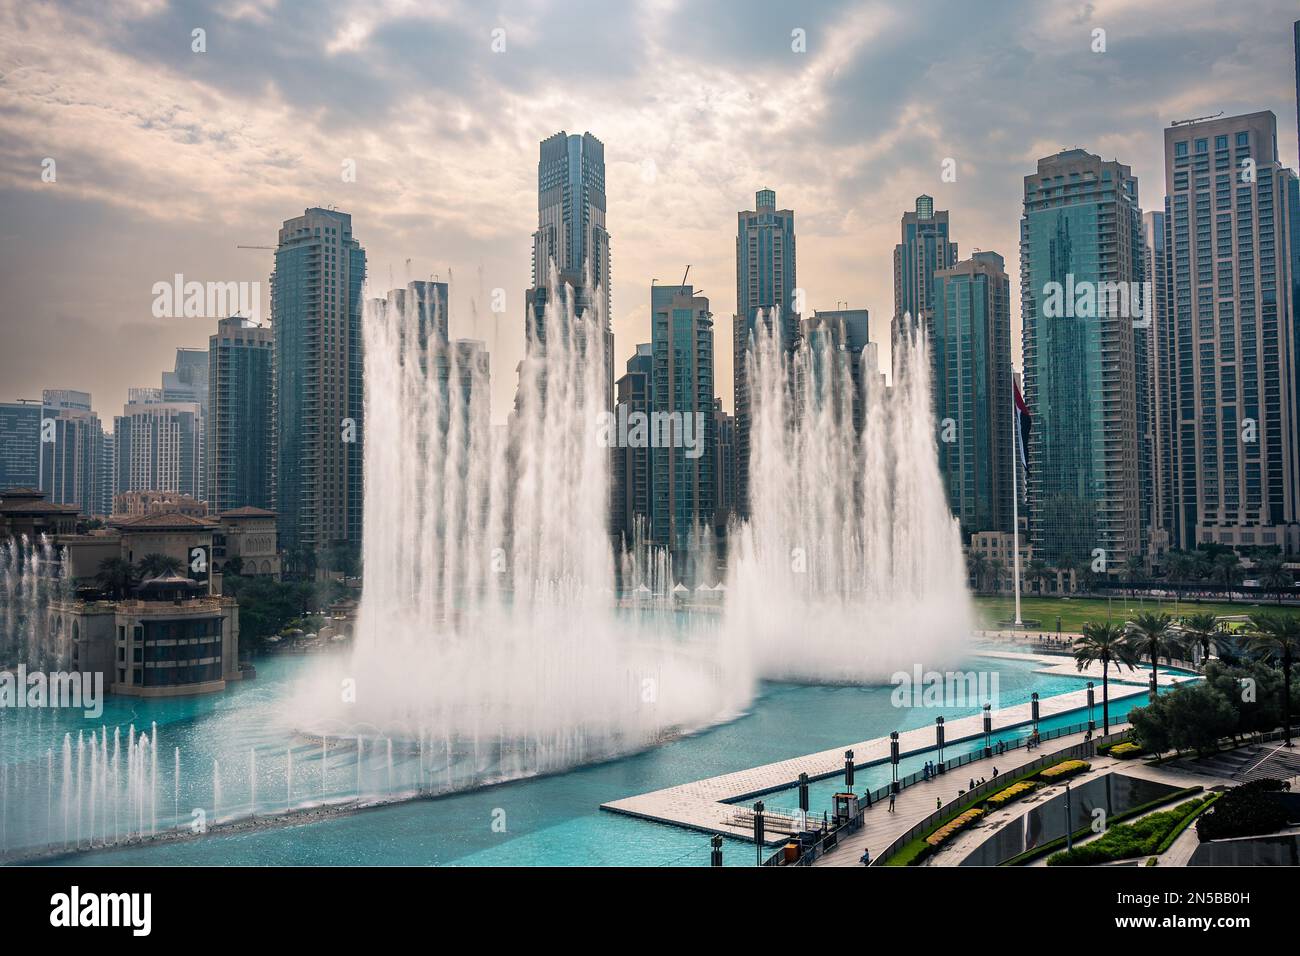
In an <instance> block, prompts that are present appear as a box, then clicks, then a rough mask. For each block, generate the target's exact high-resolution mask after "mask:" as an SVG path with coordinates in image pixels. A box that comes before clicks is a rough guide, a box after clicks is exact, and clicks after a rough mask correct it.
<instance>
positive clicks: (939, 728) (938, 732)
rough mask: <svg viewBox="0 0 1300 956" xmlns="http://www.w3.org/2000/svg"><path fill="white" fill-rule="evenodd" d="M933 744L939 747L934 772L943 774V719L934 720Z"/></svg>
mask: <svg viewBox="0 0 1300 956" xmlns="http://www.w3.org/2000/svg"><path fill="white" fill-rule="evenodd" d="M934 742H935V743H936V744H937V745H938V747H939V763H938V764H936V765H935V768H934V769H935V770H936V771H938V772H939V773H943V770H944V768H943V718H942V717H936V718H934Z"/></svg>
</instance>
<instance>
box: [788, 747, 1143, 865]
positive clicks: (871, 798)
mask: <svg viewBox="0 0 1300 956" xmlns="http://www.w3.org/2000/svg"><path fill="white" fill-rule="evenodd" d="M1112 726H1117V727H1118V726H1124V727H1125V729H1124V730H1120V731H1113V732H1112V733H1110V734H1109V735H1108V736H1105V737H1102V736H1097V737H1094V738H1093V739H1090V740H1086V741H1083V742H1082V743H1080V744H1075V745H1074V746H1073V747H1070V748H1066V749H1067V750H1073V749H1075V748H1078V747H1084V746H1086V747H1088V748H1095V747H1096V745H1097V744H1099V743H1113V742H1115V741H1117V740H1119V739H1121V738H1123V737H1124V736H1125V735H1126V734H1127V733H1128V730H1127V727H1126V725H1125V723H1124V722H1123V721H1115V722H1114V723H1113V724H1112ZM1089 730H1093V732H1094V733H1096V729H1095V727H1094V725H1093V724H1090V723H1086V722H1085V723H1078V724H1069V725H1067V726H1065V727H1057V728H1053V729H1051V730H1045V731H1041V732H1040V733H1039V735H1038V744H1037V745H1041V744H1042V743H1043V741H1047V740H1054V739H1056V738H1059V737H1070V736H1073V735H1074V734H1082V733H1087V732H1088V731H1089ZM965 739H966V740H978V739H979V737H978V736H976V737H973V738H965ZM1032 740H1033V738H1032V736H1028V737H1019V738H1015V739H1013V740H1000V741H996V742H995V743H994V744H993V746H992V747H991V748H986V747H979V748H976V749H975V750H972V751H970V752H968V753H964V754H959V755H958V756H956V757H954V758H952V759H951V760H945V761H944V762H943V764H944V773H943V774H939V773H930V772H927V771H925V770H919V771H916V772H914V773H910V774H907V775H906V776H904V777H900V778H899V780H898V791H897V792H900V793H901V792H902V791H903V790H904V789H906V788H907V787H910V786H913V785H915V784H918V783H924V782H926V781H929V780H935V779H938V778H939V777H941V776H945V775H947V774H948V773H951V772H952V771H953V770H955V769H957V768H958V767H964V766H966V765H967V764H971V763H975V762H977V761H980V760H987V759H991V758H992V757H999V756H1002V755H1003V754H1006V753H1009V752H1011V751H1013V750H1018V749H1021V748H1026V749H1027V748H1028V747H1029V744H1030V742H1031V741H1032ZM958 742H959V741H953V742H952V744H950V746H951V745H953V744H956V743H958ZM937 749H938V748H937V747H928V748H925V749H922V750H918V751H914V752H912V753H909V754H907V755H906V756H909V757H911V756H915V755H917V754H921V753H929V752H931V751H934V750H937ZM990 750H991V751H992V752H991V754H990V753H988V751H990ZM1064 752H1065V751H1058V752H1056V753H1053V754H1047V755H1045V756H1043V757H1039V758H1037V759H1035V760H1034V761H1031V762H1030V763H1029V764H1022V765H1021V766H1019V767H1017V768H1015V769H1014V770H1010V771H1008V772H1007V773H1003V774H999V775H998V776H996V777H994V778H993V779H992V780H990V781H987V782H985V783H984V784H979V785H976V787H975V789H973V790H967V791H965V792H964V793H963V794H961V796H959V797H958V798H957V800H956V801H953V802H952V803H949V804H946V805H945V806H943V807H940V808H939V809H938V810H936V811H935V812H934V813H931V814H930V815H929V816H928V817H926V820H925V821H922V823H919V824H917V825H916V827H913V828H912V830H909V831H908V835H906V836H905V837H901V838H900V839H899V840H895V841H894V843H891V844H890V845H889V847H888V848H887V849H886V851H885V853H894V852H897V848H898V846H901V845H902V844H903V843H906V842H907V841H908V840H910V839H912V837H913V836H915V833H914V832H913V831H916V830H917V829H918V828H919V827H922V826H924V825H925V824H926V822H928V821H932V820H933V819H935V818H937V817H940V816H942V815H943V814H944V813H945V812H947V811H949V810H950V808H951V807H952V805H953V803H958V802H964V801H968V800H970V799H971V795H972V794H976V795H977V796H978V795H979V794H982V793H986V792H988V790H989V789H992V788H993V787H994V786H995V785H997V784H998V782H999V781H1003V782H1005V781H1006V780H1008V779H1009V778H1012V777H1016V776H1019V775H1022V774H1024V773H1025V772H1026V771H1027V770H1029V769H1034V768H1036V767H1039V766H1042V763H1043V762H1044V761H1047V760H1057V759H1059V757H1060V755H1061V754H1062V753H1064ZM1093 752H1094V751H1093V750H1092V749H1090V750H1089V751H1088V753H1089V755H1091V754H1092V753H1093ZM823 779H824V778H823ZM893 790H894V786H893V783H892V782H891V783H887V784H885V785H884V786H883V787H877V788H876V789H875V790H868V791H867V792H866V793H865V794H864V795H863V797H862V800H863V803H862V804H861V805H860V807H859V810H858V812H857V814H856V816H854V817H851V818H849V820H848V821H846V822H844V823H841V824H840V825H839V826H837V827H833V828H831V829H830V830H828V831H826V833H825V835H824V836H820V837H819V838H818V839H817V840H815V841H814V842H812V843H809V844H808V845H807V846H806V847H805V846H802V841H800V843H801V847H800V853H799V857H798V859H797V860H795V861H794V862H793V863H790V864H787V863H786V862H785V849H784V847H782V848H781V849H779V850H778V851H777V852H776V853H775V854H773V855H772V856H771V857H769V858H768V859H766V860H765V861H764V862H763V865H764V866H786V865H789V866H811V865H812V863H813V862H814V861H815V860H817V859H818V858H820V857H822V856H824V855H825V854H826V853H828V852H829V851H830V850H833V849H835V848H836V847H837V846H838V845H839V840H840V835H841V834H847V833H853V832H856V831H857V830H859V829H861V828H862V825H863V821H864V817H865V814H866V813H867V811H869V810H870V809H871V808H872V807H874V806H875V805H876V804H878V803H880V802H881V801H882V800H887V799H888V798H889V794H890V792H891V791H893ZM797 838H798V834H794V835H792V837H791V839H792V840H793V839H797ZM896 844H897V846H896ZM883 859H885V855H884V854H882V855H881V856H879V857H877V858H876V860H875V861H873V865H874V863H875V862H879V861H880V860H883Z"/></svg>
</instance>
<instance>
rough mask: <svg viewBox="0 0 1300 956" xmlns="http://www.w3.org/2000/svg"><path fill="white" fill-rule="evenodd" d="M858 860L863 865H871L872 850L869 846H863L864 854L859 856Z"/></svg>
mask: <svg viewBox="0 0 1300 956" xmlns="http://www.w3.org/2000/svg"><path fill="white" fill-rule="evenodd" d="M858 862H859V863H861V864H862V865H863V866H870V865H871V850H870V849H869V848H867V847H863V848H862V856H860V857H858Z"/></svg>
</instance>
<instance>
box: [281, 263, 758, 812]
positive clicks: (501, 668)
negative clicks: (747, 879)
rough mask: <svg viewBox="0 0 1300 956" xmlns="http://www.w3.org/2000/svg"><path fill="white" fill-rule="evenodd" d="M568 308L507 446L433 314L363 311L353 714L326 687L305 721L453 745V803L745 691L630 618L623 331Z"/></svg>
mask: <svg viewBox="0 0 1300 956" xmlns="http://www.w3.org/2000/svg"><path fill="white" fill-rule="evenodd" d="M551 293H552V294H551V295H549V301H548V305H547V308H546V310H545V318H544V322H542V323H537V324H533V322H532V320H531V319H530V327H529V329H528V336H527V349H526V355H525V358H524V360H523V361H522V362H521V363H520V366H519V386H518V394H517V397H516V401H515V407H514V409H513V411H512V412H511V414H510V416H509V419H508V421H507V423H506V425H505V426H504V427H502V428H495V429H494V428H493V426H492V423H491V414H490V407H489V404H488V392H489V389H488V369H487V363H486V356H484V355H483V354H482V352H481V350H479V349H477V348H475V347H474V346H473V345H470V344H467V343H465V342H463V341H460V342H448V341H447V340H446V339H445V338H444V337H443V336H442V335H440V334H439V333H438V332H437V325H438V323H437V317H436V316H431V315H429V314H428V313H427V312H426V311H425V310H424V309H423V308H422V307H421V305H420V303H419V302H418V297H416V296H413V295H408V296H405V297H395V298H394V301H389V302H383V301H375V300H371V301H370V302H369V303H368V304H367V307H366V312H365V361H366V408H365V415H366V417H365V427H366V437H365V489H366V527H365V536H364V564H365V579H366V586H365V589H364V592H363V596H362V601H361V608H360V613H359V618H358V624H357V633H356V639H355V646H354V653H353V657H352V660H351V661H350V662H348V664H347V665H346V666H345V667H343V668H342V669H341V670H340V672H339V674H338V675H335V677H336V678H338V679H350V680H352V681H354V682H355V683H354V684H353V685H352V686H354V687H355V695H354V696H355V701H353V702H349V703H347V704H345V705H344V706H342V707H340V706H337V704H336V701H337V699H338V697H339V691H338V687H339V685H338V684H337V683H333V684H331V683H330V682H329V681H328V680H327V681H326V682H325V684H324V685H323V687H318V688H317V689H316V690H315V691H314V692H312V697H311V700H310V702H309V703H308V704H306V706H308V707H310V708H311V713H312V714H313V715H314V723H315V726H316V727H317V728H318V730H317V732H318V733H324V732H331V733H336V734H337V733H346V732H348V730H350V731H351V733H353V734H355V733H356V731H357V730H359V729H360V730H364V731H365V732H366V735H367V736H374V737H376V738H378V737H392V738H394V739H395V740H397V741H398V742H400V744H401V746H402V747H403V749H404V750H409V751H410V752H411V753H416V752H418V751H419V750H420V749H421V742H422V741H423V739H424V737H425V736H427V737H428V738H429V739H430V741H435V740H437V741H441V742H442V746H439V747H437V748H436V749H437V751H439V752H440V753H439V756H440V757H444V758H445V759H446V761H447V767H446V768H445V779H446V780H447V781H448V782H449V783H448V785H449V786H457V787H460V786H472V785H475V784H479V783H483V782H489V781H493V780H500V779H507V778H511V777H517V776H524V775H529V774H534V773H540V772H548V771H554V770H558V769H562V768H564V767H568V766H572V765H574V764H577V763H581V762H584V761H590V760H594V759H600V758H603V757H607V756H610V755H613V754H617V753H623V752H627V751H630V750H635V749H639V748H642V747H645V746H648V745H650V744H653V743H655V742H657V741H659V740H662V739H663V738H664V737H665V736H667V735H671V734H674V733H677V732H680V731H682V730H684V729H689V728H694V727H698V726H701V725H705V724H708V723H711V722H713V721H716V720H718V719H720V718H722V717H724V716H726V715H728V714H729V713H730V712H732V709H733V708H734V706H735V705H736V704H738V703H741V702H743V701H744V700H745V699H746V695H747V693H748V691H749V687H748V685H746V684H744V683H743V681H736V680H735V679H734V677H733V675H734V674H735V673H736V671H735V669H734V668H728V667H724V666H723V663H722V660H721V657H722V656H725V652H724V651H723V650H722V649H721V648H720V647H719V646H718V645H717V642H716V639H715V638H714V637H709V638H708V639H707V640H705V639H702V638H701V637H700V636H699V635H692V634H688V633H684V632H683V631H682V630H681V629H680V628H678V627H676V626H674V623H673V621H672V620H671V618H670V617H668V616H665V617H664V618H663V619H661V620H658V621H656V622H654V623H647V622H645V621H643V620H642V619H641V617H640V616H638V615H632V614H626V613H620V612H618V611H617V610H616V608H615V607H614V604H615V600H614V591H615V573H614V566H615V561H614V553H613V547H612V544H611V540H610V535H609V531H608V514H609V500H610V493H609V474H608V463H609V449H608V447H606V446H604V445H603V444H602V443H601V441H600V435H601V434H602V429H601V427H600V426H601V425H602V424H603V422H604V419H602V416H603V415H606V414H607V413H608V395H607V385H606V379H605V369H606V339H605V328H606V325H605V321H604V318H603V316H600V315H599V314H594V313H589V312H587V313H582V314H576V313H575V311H574V309H573V306H572V301H573V298H574V294H573V290H572V289H571V288H570V287H567V286H561V285H560V283H559V281H558V279H557V278H556V277H555V276H554V273H553V274H552V286H551ZM595 298H597V299H599V298H600V297H599V296H596V297H595ZM442 327H443V328H445V324H444V325H443V326H442ZM327 697H328V698H329V700H328V702H327V701H326V698H327ZM360 746H361V744H360V743H359V744H358V748H359V749H360ZM430 750H431V752H432V751H433V748H430ZM359 767H360V753H359V752H358V769H359ZM431 770H432V768H431Z"/></svg>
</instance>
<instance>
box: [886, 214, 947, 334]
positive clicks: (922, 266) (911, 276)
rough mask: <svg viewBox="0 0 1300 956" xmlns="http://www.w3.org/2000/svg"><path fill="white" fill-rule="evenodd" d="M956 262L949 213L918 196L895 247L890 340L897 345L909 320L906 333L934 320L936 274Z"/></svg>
mask: <svg viewBox="0 0 1300 956" xmlns="http://www.w3.org/2000/svg"><path fill="white" fill-rule="evenodd" d="M956 263H957V243H955V242H953V241H952V238H951V235H950V233H949V225H948V213H947V212H946V211H944V210H940V211H939V212H935V209H934V199H933V198H932V197H930V196H918V197H916V208H915V209H914V210H913V211H912V212H906V213H903V220H902V237H901V240H900V242H899V243H898V245H896V246H894V320H893V322H892V323H891V325H890V341H891V342H893V343H895V344H897V342H898V335H899V332H900V331H902V329H903V328H904V324H903V320H904V316H907V317H909V324H908V325H907V326H906V328H907V331H909V332H914V331H915V330H916V329H917V327H918V326H919V325H921V324H922V323H924V325H925V328H926V331H927V332H928V331H929V330H930V325H931V323H932V322H933V321H934V273H935V270H937V269H949V268H952V266H954V265H956Z"/></svg>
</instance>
